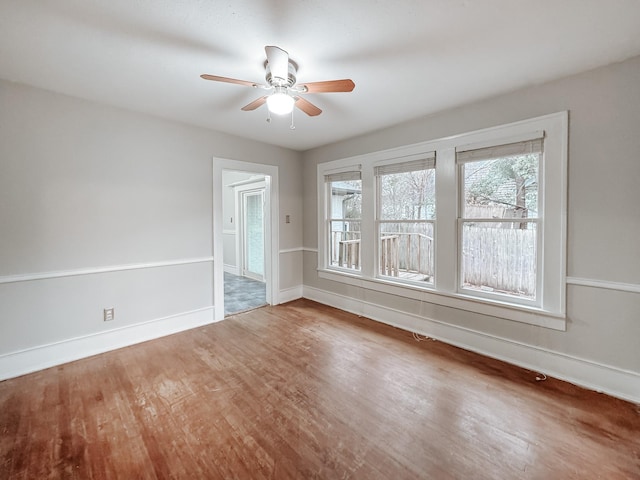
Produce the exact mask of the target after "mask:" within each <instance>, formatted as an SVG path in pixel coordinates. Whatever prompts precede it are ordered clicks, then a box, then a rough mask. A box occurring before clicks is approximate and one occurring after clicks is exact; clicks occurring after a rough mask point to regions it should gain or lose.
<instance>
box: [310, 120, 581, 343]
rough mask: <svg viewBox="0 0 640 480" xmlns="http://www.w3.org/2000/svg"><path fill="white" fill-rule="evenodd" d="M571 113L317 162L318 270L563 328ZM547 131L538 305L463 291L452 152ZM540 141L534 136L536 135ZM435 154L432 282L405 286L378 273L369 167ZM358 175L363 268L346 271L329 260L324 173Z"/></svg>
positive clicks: (386, 289) (401, 292)
mask: <svg viewBox="0 0 640 480" xmlns="http://www.w3.org/2000/svg"><path fill="white" fill-rule="evenodd" d="M568 124H569V118H568V112H566V111H565V112H559V113H554V114H551V115H545V116H542V117H537V118H533V119H528V120H523V121H520V122H515V123H511V124H508V125H500V126H496V127H491V128H487V129H483V130H477V131H474V132H469V133H463V134H460V135H455V136H451V137H447V138H442V139H437V140H433V141H428V142H422V143H418V144H414V145H408V146H404V147H399V148H394V149H390V150H384V151H379V152H374V153H369V154H365V155H360V156H357V157H350V158H345V159H340V160H335V161H331V162H326V163H321V164H319V165H318V167H317V168H318V275H319V276H320V277H321V278H326V279H329V280H333V281H337V282H342V283H346V284H350V285H355V286H359V287H362V288H366V289H370V290H375V291H380V292H384V293H389V294H393V295H398V296H402V297H406V298H411V299H414V300H419V301H424V302H429V303H434V304H438V305H443V306H447V307H452V308H457V309H460V310H465V311H470V312H475V313H478V314H482V315H488V316H493V317H497V318H501V319H505V320H513V321H517V322H522V323H527V324H531V325H538V326H542V327H547V328H551V329H555V330H565V329H566V221H567V155H568ZM536 135H538V136H544V154H543V157H542V160H541V163H540V166H539V169H540V173H539V175H540V190H539V203H540V211H539V217H540V223H538V229H539V235H540V238H541V240H540V243H539V244H538V249H539V255H540V256H541V258H540V269H539V271H538V275H539V278H541V279H542V284H541V289H540V291H539V292H538V294H539V298H540V303H539V305H521V304H518V303H516V302H511V301H507V300H508V299H505V300H503V299H495V298H482V297H478V296H474V295H468V294H467V293H466V291H460V289H459V288H458V285H459V279H458V271H459V269H458V262H459V248H458V244H459V237H460V232H459V227H458V225H459V221H458V213H459V202H460V182H459V178H458V177H459V168H458V166H457V164H456V150H459V151H460V150H471V149H476V148H483V147H489V146H493V145H502V144H508V143H513V142H518V141H522V140H527V139H531V138H533V137H534V136H536ZM538 138H539V137H538ZM428 152H436V158H437V163H436V221H435V251H436V258H435V284H434V285H433V286H427V285H425V286H418V285H409V284H403V283H401V282H395V281H393V280H389V279H388V278H387V277H379V276H377V268H376V266H377V261H376V259H377V248H376V244H377V241H376V233H375V232H376V225H375V220H376V204H375V202H376V200H375V199H376V192H375V175H374V167H375V166H376V165H380V164H384V163H393V162H403V161H406V160H407V159H409V158H411V157H413V156H416V155H421V154H426V153H428ZM354 165H357V166H358V167H359V168H360V170H361V179H362V213H361V215H362V223H361V238H362V240H361V270H360V271H359V272H353V271H350V272H344V271H339V270H338V269H335V268H330V267H329V266H328V265H329V263H328V261H327V260H328V256H327V247H328V245H327V240H326V239H327V238H328V236H327V234H326V221H325V219H326V214H327V211H326V202H327V199H326V195H327V194H326V188H325V185H324V183H325V182H324V175H326V174H328V173H332V172H336V171H341V170H342V171H347V170H349V169H351V170H353V168H354Z"/></svg>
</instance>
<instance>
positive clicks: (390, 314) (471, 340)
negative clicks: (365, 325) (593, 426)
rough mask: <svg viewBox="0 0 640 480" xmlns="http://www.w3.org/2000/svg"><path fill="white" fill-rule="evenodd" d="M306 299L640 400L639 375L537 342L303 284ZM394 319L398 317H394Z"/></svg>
mask: <svg viewBox="0 0 640 480" xmlns="http://www.w3.org/2000/svg"><path fill="white" fill-rule="evenodd" d="M303 296H304V298H308V299H310V300H314V301H316V302H319V303H323V304H325V305H330V306H333V307H336V308H340V309H342V310H345V311H348V312H351V313H354V314H356V315H361V316H366V317H367V318H371V319H373V320H376V321H379V322H382V323H385V324H388V325H392V326H394V327H397V328H401V329H403V330H407V331H411V332H416V333H419V334H421V335H426V336H429V337H431V338H435V339H437V340H440V341H443V342H445V343H448V344H451V345H455V346H457V347H460V348H464V349H466V350H471V351H473V352H476V353H480V354H482V355H485V356H488V357H491V358H496V359H498V360H502V361H505V362H507V363H511V364H513V365H517V366H519V367H522V368H526V369H528V370H532V371H534V372H541V373H545V374H547V375H549V376H552V377H555V378H558V379H560V380H565V381H568V382H570V383H573V384H575V385H579V386H582V387H585V388H588V389H591V390H596V391H598V392H604V393H606V394H608V395H612V396H614V397H618V398H622V399H624V400H627V401H631V402H634V403H640V373H638V372H632V371H629V370H624V369H621V368H617V367H613V366H610V365H604V364H601V363H597V362H594V361H591V360H587V359H582V358H578V357H574V356H571V355H567V354H564V353H560V352H554V351H552V350H548V349H545V348H541V347H536V346H534V345H529V344H526V343H522V342H517V341H514V340H510V339H507V338H502V337H496V336H493V335H489V334H487V333H484V332H479V331H476V330H472V329H469V328H464V327H460V326H457V325H452V324H449V323H445V322H442V321H439V320H435V319H432V318H427V317H423V316H419V315H415V314H411V313H406V312H402V311H399V310H395V309H392V308H388V307H385V306H382V305H378V304H374V303H371V302H366V301H362V300H358V299H354V298H351V297H347V296H345V295H340V294H337V293H333V292H328V291H325V290H321V289H318V288H315V287H309V286H306V285H305V286H304V290H303ZM391 319H393V320H391Z"/></svg>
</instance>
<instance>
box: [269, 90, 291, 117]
mask: <svg viewBox="0 0 640 480" xmlns="http://www.w3.org/2000/svg"><path fill="white" fill-rule="evenodd" d="M295 103H296V101H295V100H294V99H293V97H292V96H291V95H289V94H288V93H287V89H286V88H282V87H275V92H273V93H272V94H271V95H269V96H268V97H267V108H268V109H269V112H270V113H273V114H274V115H288V114H290V113H291V112H292V111H293V106H294V104H295Z"/></svg>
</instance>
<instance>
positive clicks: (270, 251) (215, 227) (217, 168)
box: [211, 157, 280, 320]
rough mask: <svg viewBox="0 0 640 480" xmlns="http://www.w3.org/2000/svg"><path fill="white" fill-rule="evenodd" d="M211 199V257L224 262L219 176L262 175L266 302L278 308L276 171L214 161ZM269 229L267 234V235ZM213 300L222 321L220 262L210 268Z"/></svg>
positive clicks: (263, 166) (261, 165)
mask: <svg viewBox="0 0 640 480" xmlns="http://www.w3.org/2000/svg"><path fill="white" fill-rule="evenodd" d="M212 164H213V165H212V170H213V195H212V199H211V202H212V207H211V208H212V211H213V222H212V243H213V247H212V248H213V257H214V258H223V247H222V245H223V242H222V231H223V228H222V225H223V213H222V188H220V187H221V186H222V172H223V170H232V171H236V172H249V173H260V174H263V175H265V185H266V196H267V197H268V199H267V202H268V205H269V208H267V209H266V211H265V222H266V224H267V225H266V226H265V250H266V254H265V276H266V278H265V280H266V282H265V283H266V287H267V291H266V293H267V302H268V303H269V304H270V305H277V304H278V303H280V302H279V299H278V296H279V295H280V254H279V250H280V230H279V227H280V225H279V223H278V218H280V217H279V215H280V203H279V192H280V187H279V176H278V172H279V167H278V166H277V165H268V164H264V163H252V162H244V161H241V160H231V159H226V158H220V157H213V159H212ZM269 229H270V231H269ZM213 299H214V302H213V303H214V304H215V313H214V318H216V319H217V320H222V319H224V265H223V264H222V262H214V264H213Z"/></svg>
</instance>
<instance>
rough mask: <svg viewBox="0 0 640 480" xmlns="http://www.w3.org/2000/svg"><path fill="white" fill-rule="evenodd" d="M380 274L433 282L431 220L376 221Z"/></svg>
mask: <svg viewBox="0 0 640 480" xmlns="http://www.w3.org/2000/svg"><path fill="white" fill-rule="evenodd" d="M379 234H380V238H379V242H380V243H379V245H380V250H379V252H380V275H384V276H389V277H397V278H399V279H401V280H413V281H419V282H427V283H433V273H434V270H433V258H434V243H433V224H432V223H430V222H415V223H414V222H403V223H393V222H389V223H387V222H384V223H380V230H379Z"/></svg>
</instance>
